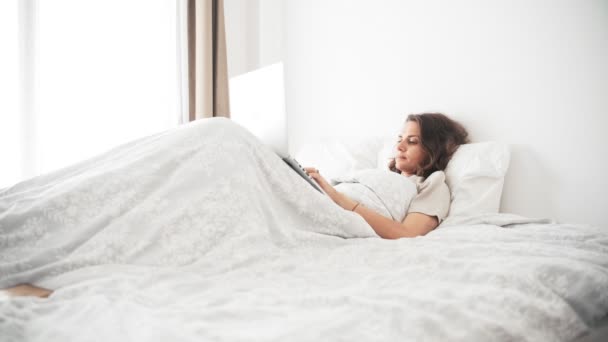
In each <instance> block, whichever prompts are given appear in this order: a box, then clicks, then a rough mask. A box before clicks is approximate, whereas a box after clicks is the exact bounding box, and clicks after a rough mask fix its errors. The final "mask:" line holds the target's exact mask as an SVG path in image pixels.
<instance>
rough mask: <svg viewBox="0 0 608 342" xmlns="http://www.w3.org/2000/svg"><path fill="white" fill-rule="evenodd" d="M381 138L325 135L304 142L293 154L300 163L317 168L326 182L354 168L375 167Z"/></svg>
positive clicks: (355, 169)
mask: <svg viewBox="0 0 608 342" xmlns="http://www.w3.org/2000/svg"><path fill="white" fill-rule="evenodd" d="M381 146H382V139H381V138H343V139H331V138H325V139H322V140H320V141H318V142H314V143H307V144H305V145H304V146H302V148H301V149H300V150H299V151H298V152H297V153H296V154H295V158H296V159H297V160H298V162H299V163H300V164H301V165H302V166H310V167H315V168H317V169H319V171H320V173H321V175H322V176H323V177H325V178H326V179H327V180H328V181H329V180H331V179H334V178H338V177H342V176H345V175H348V174H350V173H352V172H354V171H357V170H364V169H373V168H376V164H377V159H378V150H379V149H380V147H381Z"/></svg>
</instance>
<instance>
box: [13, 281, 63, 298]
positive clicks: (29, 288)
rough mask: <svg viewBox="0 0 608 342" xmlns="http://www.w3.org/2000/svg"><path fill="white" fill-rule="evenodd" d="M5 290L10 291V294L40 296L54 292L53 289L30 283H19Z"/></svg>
mask: <svg viewBox="0 0 608 342" xmlns="http://www.w3.org/2000/svg"><path fill="white" fill-rule="evenodd" d="M5 291H6V292H8V295H9V296H35V297H40V298H46V297H48V296H49V295H50V294H51V293H53V291H52V290H47V289H43V288H41V287H36V286H33V285H30V284H21V285H17V286H15V287H10V288H8V289H5Z"/></svg>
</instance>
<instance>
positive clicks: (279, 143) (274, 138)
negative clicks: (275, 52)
mask: <svg viewBox="0 0 608 342" xmlns="http://www.w3.org/2000/svg"><path fill="white" fill-rule="evenodd" d="M229 86H230V118H231V119H232V120H233V121H234V122H237V123H238V124H240V125H242V126H244V127H246V128H247V129H248V130H249V131H251V133H253V134H254V135H256V136H257V137H258V138H259V139H260V140H261V141H262V142H263V143H264V144H266V145H267V146H269V147H271V148H272V149H273V150H274V152H275V153H276V154H277V155H278V156H279V157H281V159H283V161H284V162H285V163H286V164H287V165H288V166H289V167H290V168H291V169H292V170H294V171H295V172H296V173H297V174H298V175H300V176H301V177H302V178H303V179H304V180H305V181H307V182H308V184H310V185H311V186H312V187H313V188H314V189H316V190H317V191H319V192H321V193H322V194H325V192H324V191H323V189H321V187H320V186H319V184H317V182H316V181H315V180H314V179H312V178H311V177H310V176H309V175H308V173H306V171H305V170H304V168H303V167H302V166H301V165H300V163H298V161H297V160H295V159H294V158H293V157H291V156H290V155H289V152H288V146H287V144H288V143H287V113H286V111H285V89H284V80H283V63H281V62H279V63H276V64H272V65H269V66H266V67H262V68H259V69H256V70H254V71H251V72H248V73H245V74H242V75H238V76H235V77H232V78H231V79H230V83H229Z"/></svg>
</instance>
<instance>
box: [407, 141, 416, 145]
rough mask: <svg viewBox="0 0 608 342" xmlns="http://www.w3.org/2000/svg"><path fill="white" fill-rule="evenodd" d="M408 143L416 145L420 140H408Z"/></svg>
mask: <svg viewBox="0 0 608 342" xmlns="http://www.w3.org/2000/svg"><path fill="white" fill-rule="evenodd" d="M407 143H408V144H410V145H416V144H417V143H418V141H416V140H408V142H407Z"/></svg>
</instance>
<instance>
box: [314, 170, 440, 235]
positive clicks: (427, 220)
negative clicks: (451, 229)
mask: <svg viewBox="0 0 608 342" xmlns="http://www.w3.org/2000/svg"><path fill="white" fill-rule="evenodd" d="M305 170H306V172H308V174H309V175H310V176H311V177H312V178H313V179H314V180H315V181H317V183H318V184H319V185H320V186H321V188H323V191H325V193H327V195H329V197H331V199H332V200H333V201H334V202H336V204H338V205H339V206H341V207H342V208H344V209H346V210H353V208H354V210H353V211H354V212H356V213H357V214H359V215H361V217H363V218H364V219H365V221H367V223H368V224H369V225H370V226H371V227H372V228H373V229H374V231H375V232H376V234H378V236H380V237H381V238H384V239H399V238H402V237H416V236H420V235H425V234H427V233H428V232H430V231H431V230H433V229H435V228H436V227H437V226H438V225H439V222H438V220H437V218H436V217H434V216H428V215H425V214H422V213H409V214H407V216H406V217H405V219H404V220H403V222H397V221H393V220H391V219H389V218H387V217H384V216H382V215H380V214H378V213H376V212H375V211H373V210H371V209H369V208H366V207H363V206H361V205H357V202H355V201H353V200H352V199H350V198H349V197H348V196H346V195H344V194H343V193H340V192H338V191H337V190H336V189H335V188H334V187H333V186H331V185H330V184H329V183H328V182H327V181H326V180H325V179H324V178H323V177H322V176H321V175H320V174H319V173H318V170H317V169H314V168H305Z"/></svg>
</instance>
